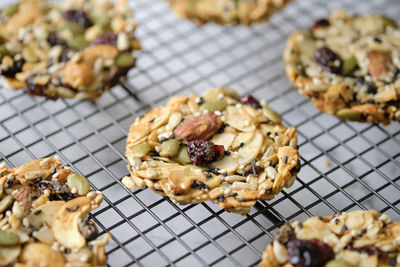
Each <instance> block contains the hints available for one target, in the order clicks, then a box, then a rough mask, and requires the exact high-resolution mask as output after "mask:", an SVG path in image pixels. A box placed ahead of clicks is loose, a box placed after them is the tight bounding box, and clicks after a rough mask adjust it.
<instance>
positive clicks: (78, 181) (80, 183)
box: [67, 173, 90, 196]
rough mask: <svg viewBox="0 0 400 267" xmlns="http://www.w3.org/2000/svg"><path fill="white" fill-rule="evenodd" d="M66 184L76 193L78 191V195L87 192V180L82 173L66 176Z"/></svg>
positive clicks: (88, 186) (88, 185)
mask: <svg viewBox="0 0 400 267" xmlns="http://www.w3.org/2000/svg"><path fill="white" fill-rule="evenodd" d="M67 184H68V187H69V188H70V189H71V190H73V189H74V188H75V190H76V193H78V195H80V196H85V195H86V194H87V193H89V190H90V184H89V181H88V180H87V179H86V178H85V177H83V176H82V175H79V174H76V173H73V174H70V175H69V176H68V178H67Z"/></svg>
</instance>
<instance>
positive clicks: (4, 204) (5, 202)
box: [0, 196, 13, 213]
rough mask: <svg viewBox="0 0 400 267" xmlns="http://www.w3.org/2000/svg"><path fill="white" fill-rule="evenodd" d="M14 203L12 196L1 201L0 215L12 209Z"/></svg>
mask: <svg viewBox="0 0 400 267" xmlns="http://www.w3.org/2000/svg"><path fill="white" fill-rule="evenodd" d="M12 203H13V197H12V196H5V197H4V198H3V199H2V200H1V201H0V213H2V212H4V211H6V210H7V209H8V208H9V207H11V205H12Z"/></svg>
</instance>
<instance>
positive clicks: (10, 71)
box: [1, 59, 25, 78]
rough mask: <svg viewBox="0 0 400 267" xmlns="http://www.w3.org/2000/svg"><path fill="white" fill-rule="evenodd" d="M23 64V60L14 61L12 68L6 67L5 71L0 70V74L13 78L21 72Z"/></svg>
mask: <svg viewBox="0 0 400 267" xmlns="http://www.w3.org/2000/svg"><path fill="white" fill-rule="evenodd" d="M24 64H25V60H24V59H20V60H16V61H14V64H13V65H12V66H10V67H8V68H7V69H3V70H1V74H2V75H4V76H6V77H8V78H14V77H15V74H17V73H18V72H21V71H22V67H23V66H24Z"/></svg>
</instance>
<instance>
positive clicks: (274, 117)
mask: <svg viewBox="0 0 400 267" xmlns="http://www.w3.org/2000/svg"><path fill="white" fill-rule="evenodd" d="M262 111H263V113H264V115H265V116H266V117H267V118H268V119H270V120H271V121H272V122H281V121H282V116H281V115H279V113H278V112H276V111H275V110H273V109H270V108H269V107H263V108H262Z"/></svg>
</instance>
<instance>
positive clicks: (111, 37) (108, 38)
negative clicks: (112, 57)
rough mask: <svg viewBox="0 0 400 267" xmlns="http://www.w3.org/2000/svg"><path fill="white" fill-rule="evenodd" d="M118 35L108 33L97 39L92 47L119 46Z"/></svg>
mask: <svg viewBox="0 0 400 267" xmlns="http://www.w3.org/2000/svg"><path fill="white" fill-rule="evenodd" d="M117 39H118V35H117V34H115V33H113V32H106V33H104V34H103V35H101V36H99V37H97V38H96V39H95V40H94V41H93V42H92V45H98V44H107V45H116V44H117Z"/></svg>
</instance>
